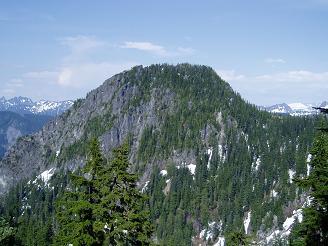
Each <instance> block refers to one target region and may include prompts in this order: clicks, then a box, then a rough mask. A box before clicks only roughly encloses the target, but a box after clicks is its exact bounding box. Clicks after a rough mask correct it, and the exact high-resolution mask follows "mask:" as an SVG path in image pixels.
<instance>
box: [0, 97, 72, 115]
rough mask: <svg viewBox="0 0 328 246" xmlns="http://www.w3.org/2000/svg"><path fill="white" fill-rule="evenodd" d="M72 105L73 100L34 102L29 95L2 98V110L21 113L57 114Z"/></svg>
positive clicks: (0, 102) (0, 104) (0, 99)
mask: <svg viewBox="0 0 328 246" xmlns="http://www.w3.org/2000/svg"><path fill="white" fill-rule="evenodd" d="M72 105H73V101H71V100H67V101H59V102H55V101H45V100H41V101H37V102H34V101H32V100H31V99H30V98H27V97H14V98H11V99H8V100H7V99H6V98H4V97H1V98H0V111H10V112H14V113H18V114H21V115H24V114H39V115H50V116H57V115H60V114H61V113H63V112H64V111H66V110H67V109H68V108H69V107H71V106H72Z"/></svg>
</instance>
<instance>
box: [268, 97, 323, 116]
mask: <svg viewBox="0 0 328 246" xmlns="http://www.w3.org/2000/svg"><path fill="white" fill-rule="evenodd" d="M313 107H327V108H328V102H327V101H324V102H322V103H321V104H310V103H289V104H286V103H282V104H276V105H273V106H268V107H263V109H264V110H266V111H268V112H271V113H279V114H290V115H292V116H304V115H313V114H316V113H318V111H317V110H316V109H314V108H313Z"/></svg>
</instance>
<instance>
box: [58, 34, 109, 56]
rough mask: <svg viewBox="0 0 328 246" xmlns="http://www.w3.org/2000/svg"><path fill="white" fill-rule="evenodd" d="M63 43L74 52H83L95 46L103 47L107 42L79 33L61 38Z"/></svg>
mask: <svg viewBox="0 0 328 246" xmlns="http://www.w3.org/2000/svg"><path fill="white" fill-rule="evenodd" d="M60 43H61V44H62V45H66V46H68V47H69V48H70V49H71V52H74V53H83V52H86V51H89V50H92V49H95V48H99V47H102V46H104V45H105V44H106V42H103V41H101V40H99V39H97V38H95V37H92V36H83V35H78V36H74V37H65V38H61V39H60Z"/></svg>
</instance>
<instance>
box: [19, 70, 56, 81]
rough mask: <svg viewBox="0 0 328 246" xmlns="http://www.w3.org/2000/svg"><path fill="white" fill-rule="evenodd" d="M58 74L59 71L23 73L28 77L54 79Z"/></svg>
mask: <svg viewBox="0 0 328 246" xmlns="http://www.w3.org/2000/svg"><path fill="white" fill-rule="evenodd" d="M57 76H58V72H54V71H33V72H28V73H25V74H23V77H24V78H27V79H41V80H54V79H55V78H56V77H57Z"/></svg>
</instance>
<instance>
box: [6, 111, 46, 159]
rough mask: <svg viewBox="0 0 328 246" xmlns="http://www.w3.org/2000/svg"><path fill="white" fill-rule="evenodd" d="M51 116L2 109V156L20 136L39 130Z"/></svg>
mask: <svg viewBox="0 0 328 246" xmlns="http://www.w3.org/2000/svg"><path fill="white" fill-rule="evenodd" d="M50 119H52V117H51V116H46V115H31V114H30V115H28V114H25V115H19V114H17V113H13V112H8V111H0V158H2V156H3V155H4V153H5V152H6V150H7V149H8V148H9V147H10V146H12V145H13V144H14V143H15V141H16V139H17V138H18V137H21V136H24V135H28V134H31V133H33V132H36V131H38V130H39V129H41V127H42V126H43V125H44V124H45V123H47V122H48V121H49V120H50Z"/></svg>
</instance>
